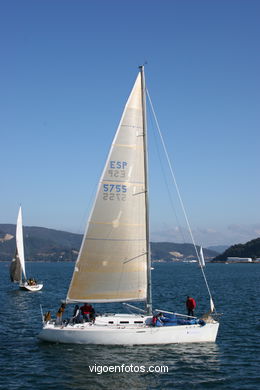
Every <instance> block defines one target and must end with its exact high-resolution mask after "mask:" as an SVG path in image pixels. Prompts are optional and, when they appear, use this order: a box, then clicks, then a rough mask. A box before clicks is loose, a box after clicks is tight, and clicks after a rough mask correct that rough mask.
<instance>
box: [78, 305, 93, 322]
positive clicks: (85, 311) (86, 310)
mask: <svg viewBox="0 0 260 390" xmlns="http://www.w3.org/2000/svg"><path fill="white" fill-rule="evenodd" d="M80 311H81V314H82V317H83V319H84V320H85V321H90V316H91V313H92V311H93V307H92V306H91V305H90V304H89V303H84V305H83V306H81V308H80Z"/></svg>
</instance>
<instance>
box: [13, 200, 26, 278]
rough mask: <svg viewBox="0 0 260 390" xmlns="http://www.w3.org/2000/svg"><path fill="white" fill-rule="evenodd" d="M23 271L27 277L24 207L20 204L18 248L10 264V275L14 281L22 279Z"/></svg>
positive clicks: (17, 235) (17, 234) (17, 226)
mask: <svg viewBox="0 0 260 390" xmlns="http://www.w3.org/2000/svg"><path fill="white" fill-rule="evenodd" d="M22 273H23V275H24V278H25V279H26V273H25V262H24V246H23V222H22V208H21V206H20V208H19V212H18V217H17V224H16V250H15V256H14V258H13V260H12V262H11V266H10V277H11V280H12V281H13V282H21V281H22Z"/></svg>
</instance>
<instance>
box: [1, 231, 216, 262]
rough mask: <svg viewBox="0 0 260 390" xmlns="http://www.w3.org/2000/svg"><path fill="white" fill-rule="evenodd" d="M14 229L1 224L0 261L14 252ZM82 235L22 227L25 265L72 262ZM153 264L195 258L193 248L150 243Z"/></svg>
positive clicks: (209, 254) (211, 254)
mask: <svg viewBox="0 0 260 390" xmlns="http://www.w3.org/2000/svg"><path fill="white" fill-rule="evenodd" d="M15 230H16V226H15V225H11V224H0V260H1V261H9V260H11V259H12V257H13V255H14V251H15ZM82 237H83V235H82V234H75V233H68V232H64V231H59V230H54V229H47V228H42V227H34V226H30V227H28V226H25V227H24V246H25V256H26V260H27V261H32V260H33V261H75V260H76V258H77V255H78V251H79V248H80V244H81V241H82ZM151 252H152V253H151V255H152V260H153V261H182V260H185V259H188V260H191V259H194V258H195V256H196V255H195V250H194V247H193V245H192V244H175V243H171V242H162V243H155V242H154V243H151ZM216 255H217V252H215V251H212V250H208V249H204V256H205V259H206V260H207V259H208V260H211V259H212V258H213V257H215V256H216Z"/></svg>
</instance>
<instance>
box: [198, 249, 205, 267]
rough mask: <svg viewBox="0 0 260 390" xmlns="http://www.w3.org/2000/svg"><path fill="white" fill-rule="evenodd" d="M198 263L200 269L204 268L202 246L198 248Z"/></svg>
mask: <svg viewBox="0 0 260 390" xmlns="http://www.w3.org/2000/svg"><path fill="white" fill-rule="evenodd" d="M199 262H200V266H201V267H205V259H204V254H203V249H202V246H201V247H200V254H199Z"/></svg>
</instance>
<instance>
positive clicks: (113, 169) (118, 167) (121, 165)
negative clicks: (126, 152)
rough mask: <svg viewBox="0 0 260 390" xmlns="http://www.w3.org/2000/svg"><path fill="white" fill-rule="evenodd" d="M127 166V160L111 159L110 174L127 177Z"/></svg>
mask: <svg viewBox="0 0 260 390" xmlns="http://www.w3.org/2000/svg"><path fill="white" fill-rule="evenodd" d="M126 167H127V162H126V161H114V160H111V161H109V169H108V174H109V176H110V177H119V178H123V177H125V169H126Z"/></svg>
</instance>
